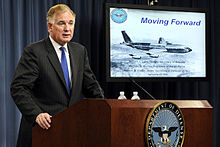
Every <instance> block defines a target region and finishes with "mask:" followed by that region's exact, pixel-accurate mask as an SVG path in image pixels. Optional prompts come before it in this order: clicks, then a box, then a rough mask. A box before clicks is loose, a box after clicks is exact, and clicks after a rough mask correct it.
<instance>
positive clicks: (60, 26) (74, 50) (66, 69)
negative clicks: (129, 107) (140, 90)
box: [11, 4, 104, 147]
mask: <svg viewBox="0 0 220 147" xmlns="http://www.w3.org/2000/svg"><path fill="white" fill-rule="evenodd" d="M74 24H75V13H74V12H73V11H72V10H71V9H70V8H69V7H68V6H66V5H63V4H59V5H56V6H53V7H52V8H50V10H49V11H48V14H47V26H48V31H49V34H50V35H49V37H48V38H46V39H43V40H41V41H39V42H36V43H33V44H31V45H29V46H27V47H26V48H25V49H24V52H23V54H22V56H21V58H20V61H19V64H18V66H17V69H16V72H15V75H14V79H13V81H12V83H11V95H12V97H13V99H14V102H15V104H16V105H17V107H18V108H19V110H20V111H21V113H22V119H21V125H20V130H19V137H18V142H17V146H19V147H26V146H28V147H30V146H31V144H32V143H31V136H32V127H33V126H34V125H35V124H38V125H39V126H40V127H41V128H42V129H49V128H50V126H51V117H52V116H53V115H55V114H57V113H59V112H61V111H63V110H65V109H67V108H68V107H70V106H71V105H73V104H75V103H76V102H77V101H79V100H80V97H81V96H80V95H81V92H82V93H83V95H84V96H85V97H88V98H89V97H95V98H104V95H103V90H102V89H101V87H100V85H99V83H98V82H97V80H96V78H95V76H94V74H93V72H92V71H91V69H90V66H89V61H88V56H87V51H86V49H85V47H84V46H82V45H80V44H78V43H73V42H70V40H71V39H72V37H73V32H74Z"/></svg>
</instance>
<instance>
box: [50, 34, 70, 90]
mask: <svg viewBox="0 0 220 147" xmlns="http://www.w3.org/2000/svg"><path fill="white" fill-rule="evenodd" d="M49 38H50V41H51V42H52V45H53V47H54V49H55V51H56V53H57V57H58V58H59V61H60V63H61V55H62V51H61V50H60V47H61V45H59V44H58V43H57V42H56V41H54V40H53V38H52V37H50V36H49ZM63 47H65V55H66V60H67V65H68V71H69V78H70V88H71V87H72V79H71V75H72V71H71V68H70V56H69V51H68V47H67V43H66V44H65V45H64V46H63Z"/></svg>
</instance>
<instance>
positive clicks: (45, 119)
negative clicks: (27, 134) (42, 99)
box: [36, 113, 52, 129]
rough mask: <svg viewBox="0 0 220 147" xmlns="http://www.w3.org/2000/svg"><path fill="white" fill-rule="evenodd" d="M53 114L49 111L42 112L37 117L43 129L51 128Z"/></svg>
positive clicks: (37, 121)
mask: <svg viewBox="0 0 220 147" xmlns="http://www.w3.org/2000/svg"><path fill="white" fill-rule="evenodd" d="M51 117H52V116H51V115H49V114H48V113H40V114H39V115H38V116H37V118H36V123H37V124H38V125H39V126H40V127H41V128H42V129H49V128H50V123H51Z"/></svg>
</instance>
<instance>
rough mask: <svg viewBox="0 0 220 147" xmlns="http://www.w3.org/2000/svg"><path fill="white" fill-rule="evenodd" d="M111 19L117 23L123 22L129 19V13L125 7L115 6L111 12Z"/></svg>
mask: <svg viewBox="0 0 220 147" xmlns="http://www.w3.org/2000/svg"><path fill="white" fill-rule="evenodd" d="M111 19H112V21H114V22H116V23H123V22H125V21H126V20H127V13H126V11H125V10H123V9H120V8H115V9H113V10H112V12H111Z"/></svg>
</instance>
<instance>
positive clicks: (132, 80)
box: [129, 78, 156, 100]
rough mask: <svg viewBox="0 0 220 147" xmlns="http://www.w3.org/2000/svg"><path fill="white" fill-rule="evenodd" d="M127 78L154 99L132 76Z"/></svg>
mask: <svg viewBox="0 0 220 147" xmlns="http://www.w3.org/2000/svg"><path fill="white" fill-rule="evenodd" d="M129 80H130V81H131V82H132V83H134V84H135V85H136V86H137V87H139V88H140V89H141V90H142V91H144V92H145V93H146V94H147V95H148V96H150V97H151V99H153V100H156V99H155V98H154V97H153V96H152V95H151V94H150V93H149V92H147V90H145V89H144V88H143V87H142V86H141V85H139V84H138V83H137V82H135V80H134V79H133V78H129Z"/></svg>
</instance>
